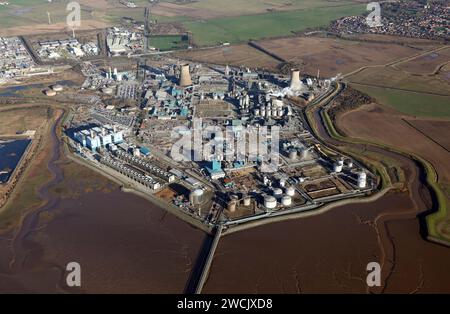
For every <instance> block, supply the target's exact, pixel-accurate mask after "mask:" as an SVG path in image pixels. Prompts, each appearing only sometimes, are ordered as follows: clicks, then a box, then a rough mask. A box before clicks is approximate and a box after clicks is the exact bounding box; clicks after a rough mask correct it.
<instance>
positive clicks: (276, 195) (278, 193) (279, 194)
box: [272, 188, 283, 198]
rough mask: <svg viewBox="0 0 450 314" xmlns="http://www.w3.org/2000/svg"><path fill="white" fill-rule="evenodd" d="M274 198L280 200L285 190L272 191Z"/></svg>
mask: <svg viewBox="0 0 450 314" xmlns="http://www.w3.org/2000/svg"><path fill="white" fill-rule="evenodd" d="M272 193H273V196H275V197H276V198H280V197H281V196H282V195H283V190H282V189H278V188H277V189H273V191H272Z"/></svg>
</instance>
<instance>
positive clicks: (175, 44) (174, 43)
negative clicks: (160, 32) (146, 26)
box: [150, 35, 188, 51]
mask: <svg viewBox="0 0 450 314" xmlns="http://www.w3.org/2000/svg"><path fill="white" fill-rule="evenodd" d="M150 46H152V47H155V48H157V49H159V50H160V51H168V50H177V49H186V48H187V47H188V39H187V36H184V35H167V36H152V37H151V38H150Z"/></svg>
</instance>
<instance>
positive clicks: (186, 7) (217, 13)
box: [137, 0, 358, 19]
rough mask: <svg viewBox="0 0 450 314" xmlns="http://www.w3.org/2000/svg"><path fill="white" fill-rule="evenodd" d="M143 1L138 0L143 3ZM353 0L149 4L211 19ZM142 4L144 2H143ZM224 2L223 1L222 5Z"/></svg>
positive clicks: (167, 12)
mask: <svg viewBox="0 0 450 314" xmlns="http://www.w3.org/2000/svg"><path fill="white" fill-rule="evenodd" d="M142 2H145V1H138V2H137V3H142ZM355 3H358V1H353V0H338V1H329V0H289V1H286V0H271V1H266V0H226V2H224V1H223V0H201V1H192V2H188V3H181V2H176V1H160V2H159V3H158V4H156V5H155V6H153V7H152V12H153V14H156V15H159V16H167V17H174V16H187V17H192V18H201V19H211V18H217V17H228V16H240V15H253V14H262V13H269V12H279V11H281V12H282V11H292V10H303V9H311V8H324V7H339V6H342V5H348V4H355ZM142 4H143V3H142ZM224 4H226V5H224Z"/></svg>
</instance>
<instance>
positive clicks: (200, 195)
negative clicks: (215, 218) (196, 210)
mask: <svg viewBox="0 0 450 314" xmlns="http://www.w3.org/2000/svg"><path fill="white" fill-rule="evenodd" d="M204 194H205V192H204V191H203V190H202V189H196V190H193V191H192V192H191V194H190V195H189V202H190V203H191V205H192V206H195V205H200V204H202V203H203V200H204Z"/></svg>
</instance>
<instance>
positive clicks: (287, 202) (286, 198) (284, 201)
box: [281, 195, 292, 206]
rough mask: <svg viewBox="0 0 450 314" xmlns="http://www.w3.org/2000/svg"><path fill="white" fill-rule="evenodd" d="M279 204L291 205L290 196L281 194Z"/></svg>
mask: <svg viewBox="0 0 450 314" xmlns="http://www.w3.org/2000/svg"><path fill="white" fill-rule="evenodd" d="M281 204H282V205H283V206H291V205H292V197H290V196H289V195H285V196H283V198H282V199H281Z"/></svg>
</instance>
